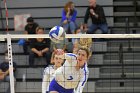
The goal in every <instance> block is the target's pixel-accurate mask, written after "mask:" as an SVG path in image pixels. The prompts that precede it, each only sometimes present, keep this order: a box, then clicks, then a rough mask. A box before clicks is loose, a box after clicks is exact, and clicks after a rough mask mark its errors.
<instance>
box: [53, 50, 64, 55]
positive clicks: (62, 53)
mask: <svg viewBox="0 0 140 93" xmlns="http://www.w3.org/2000/svg"><path fill="white" fill-rule="evenodd" d="M54 53H55V54H56V55H64V50H63V49H56V50H54Z"/></svg>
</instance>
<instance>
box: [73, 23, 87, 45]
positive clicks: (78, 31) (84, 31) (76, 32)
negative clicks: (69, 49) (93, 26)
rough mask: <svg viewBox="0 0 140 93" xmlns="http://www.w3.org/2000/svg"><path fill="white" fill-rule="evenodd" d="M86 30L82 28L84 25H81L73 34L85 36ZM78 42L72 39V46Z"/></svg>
mask: <svg viewBox="0 0 140 93" xmlns="http://www.w3.org/2000/svg"><path fill="white" fill-rule="evenodd" d="M87 30H88V29H87V28H84V24H81V25H80V27H79V28H78V29H77V30H75V34H86V32H87ZM78 41H79V39H75V38H72V43H73V44H74V43H75V42H78Z"/></svg>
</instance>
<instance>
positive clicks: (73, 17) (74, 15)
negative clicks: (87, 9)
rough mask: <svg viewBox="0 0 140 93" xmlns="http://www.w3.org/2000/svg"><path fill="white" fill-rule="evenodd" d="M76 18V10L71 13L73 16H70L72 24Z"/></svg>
mask: <svg viewBox="0 0 140 93" xmlns="http://www.w3.org/2000/svg"><path fill="white" fill-rule="evenodd" d="M76 16H77V11H76V10H74V13H73V15H72V17H71V19H70V20H71V21H73V22H75V20H76Z"/></svg>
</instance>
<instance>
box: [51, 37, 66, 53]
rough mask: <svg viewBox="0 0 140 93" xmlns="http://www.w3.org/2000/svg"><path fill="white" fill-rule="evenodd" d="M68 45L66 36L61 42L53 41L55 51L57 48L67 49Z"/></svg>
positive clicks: (52, 45) (52, 46)
mask: <svg viewBox="0 0 140 93" xmlns="http://www.w3.org/2000/svg"><path fill="white" fill-rule="evenodd" d="M67 46H68V39H67V38H65V39H64V40H60V42H59V43H54V42H51V48H52V50H53V51H55V50H57V49H62V50H63V51H65V52H66V51H67Z"/></svg>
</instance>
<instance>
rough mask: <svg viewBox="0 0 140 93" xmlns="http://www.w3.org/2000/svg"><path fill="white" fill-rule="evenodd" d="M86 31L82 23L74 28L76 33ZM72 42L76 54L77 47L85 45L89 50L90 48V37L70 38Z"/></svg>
mask: <svg viewBox="0 0 140 93" xmlns="http://www.w3.org/2000/svg"><path fill="white" fill-rule="evenodd" d="M87 31H88V29H87V28H85V27H84V24H81V25H80V28H79V29H77V30H76V34H86V33H87ZM72 42H73V53H74V54H77V51H78V49H79V47H81V46H85V47H88V48H89V50H90V49H91V44H92V39H91V38H80V39H79V38H78V39H74V38H73V39H72Z"/></svg>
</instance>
